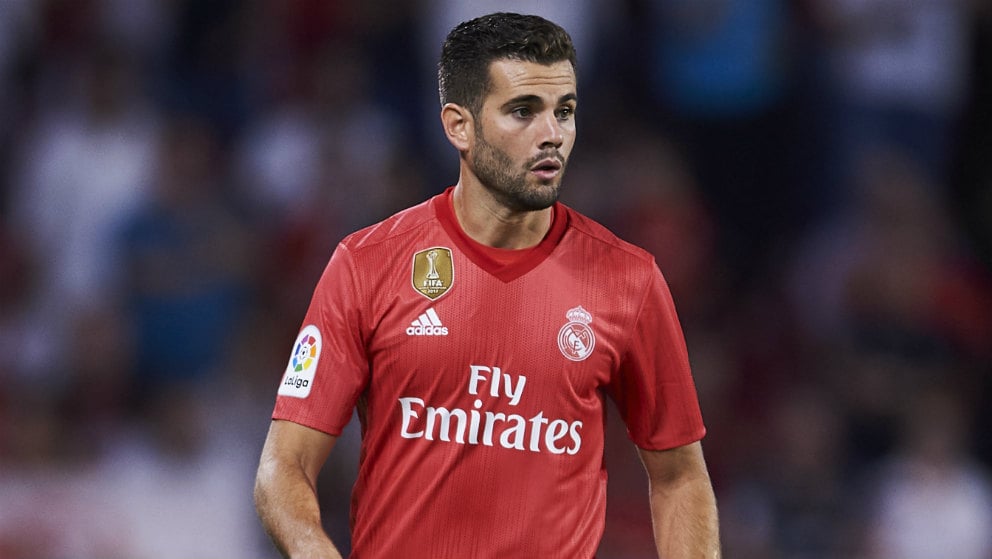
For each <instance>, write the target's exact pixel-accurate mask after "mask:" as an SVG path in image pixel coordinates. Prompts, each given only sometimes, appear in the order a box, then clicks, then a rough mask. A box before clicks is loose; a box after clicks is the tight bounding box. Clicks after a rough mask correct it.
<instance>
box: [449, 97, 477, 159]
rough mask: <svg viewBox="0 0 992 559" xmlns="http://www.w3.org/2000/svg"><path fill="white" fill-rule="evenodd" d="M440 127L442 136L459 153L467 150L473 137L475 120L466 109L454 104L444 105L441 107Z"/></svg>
mask: <svg viewBox="0 0 992 559" xmlns="http://www.w3.org/2000/svg"><path fill="white" fill-rule="evenodd" d="M441 126H442V127H443V128H444V135H445V136H447V137H448V141H449V142H451V145H453V146H455V149H457V150H458V151H459V153H461V152H464V151H467V150H468V148H469V147H470V146H471V143H472V142H471V140H472V138H474V137H475V120H474V119H473V117H472V113H471V112H470V111H469V110H468V109H466V108H465V107H463V106H461V105H456V104H455V103H445V104H444V106H443V107H441Z"/></svg>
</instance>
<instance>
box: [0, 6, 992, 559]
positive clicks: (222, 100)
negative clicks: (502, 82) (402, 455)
mask: <svg viewBox="0 0 992 559" xmlns="http://www.w3.org/2000/svg"><path fill="white" fill-rule="evenodd" d="M500 10H505V11H521V12H527V13H538V14H541V15H544V16H546V17H549V18H551V19H553V20H555V21H557V22H559V23H561V24H562V25H563V26H564V27H566V29H568V30H569V31H570V32H571V33H572V35H573V38H574V39H575V41H576V43H577V47H578V50H579V80H580V90H579V96H580V98H581V101H582V102H581V106H580V109H579V111H578V123H579V130H580V134H579V141H578V144H577V147H576V150H575V151H574V153H573V157H572V161H571V162H570V165H569V170H568V173H567V176H566V179H565V187H564V190H563V201H565V202H566V203H568V204H570V205H572V206H573V207H575V208H577V209H579V210H580V211H583V212H585V213H587V214H589V215H591V216H592V217H594V218H596V219H598V220H600V221H602V222H603V223H604V224H606V225H607V226H609V227H610V228H611V229H613V230H614V231H615V232H617V233H618V234H620V235H621V236H622V237H624V238H626V239H628V240H630V241H632V242H634V243H637V244H639V245H642V246H644V247H645V248H647V249H648V250H650V251H651V252H652V253H654V255H655V256H656V258H657V260H658V262H659V265H660V266H661V268H662V270H663V272H664V273H665V275H666V277H667V279H668V281H669V283H670V285H671V289H672V292H673V294H674V297H675V300H676V305H677V307H678V309H679V312H680V317H681V320H682V322H683V326H684V327H685V331H686V338H687V343H688V344H689V351H690V358H691V361H692V364H693V368H694V374H695V377H696V382H697V385H698V389H699V393H700V398H701V402H702V407H703V412H704V418H705V420H706V422H707V425H708V435H707V438H706V439H705V440H704V448H705V450H706V454H707V458H708V463H709V465H710V469H711V473H712V475H713V478H714V485H715V489H716V492H717V497H718V500H719V503H720V507H721V523H722V531H723V541H724V548H725V549H724V553H725V556H727V557H732V558H734V559H759V558H760V559H829V558H845V559H847V558H863V559H934V558H945V559H946V558H953V559H990V558H992V406H990V405H989V403H988V402H989V398H988V396H989V395H992V6H990V5H989V4H988V3H987V2H981V1H979V0H624V1H610V0H531V1H524V0H508V1H496V0H473V1H472V2H459V1H457V0H411V1H407V2H387V1H385V0H370V1H363V2H359V1H357V0H350V1H349V0H337V1H334V0H288V1H287V0H209V1H199V0H0V559H52V558H56V557H73V558H76V559H88V558H94V559H95V558H100V559H115V558H122V559H123V558H139V557H140V558H163V559H169V558H176V559H179V558H190V557H197V558H205V559H210V558H230V557H239V558H243V559H256V558H257V559H262V558H267V557H274V556H275V555H274V551H273V550H272V548H271V546H269V545H268V543H267V542H266V540H265V536H264V534H263V533H262V531H261V528H260V526H259V524H258V523H257V521H256V520H255V516H254V510H253V507H252V503H251V485H252V480H253V475H254V469H255V466H256V463H257V457H258V452H259V450H260V448H261V441H262V439H263V438H264V435H265V430H266V428H267V425H268V418H269V413H270V411H271V408H272V405H273V403H274V398H275V389H276V387H277V383H278V381H279V378H280V376H281V374H282V372H283V369H284V367H285V363H286V359H288V356H289V351H290V349H291V348H290V344H291V343H292V341H293V339H294V336H295V335H296V332H297V329H298V328H299V326H300V320H302V317H303V313H304V312H305V310H306V306H307V304H308V302H309V297H310V295H311V291H312V289H313V287H314V285H315V283H316V281H317V278H318V276H319V274H320V272H321V270H322V269H323V267H324V265H325V264H326V261H327V259H328V257H329V255H330V253H331V251H332V250H333V248H334V246H335V244H336V242H337V241H338V240H339V239H340V238H341V237H342V236H343V235H345V234H347V233H348V232H350V231H352V230H354V229H356V228H358V227H361V226H364V225H368V224H371V223H373V222H375V221H377V220H379V219H381V218H384V217H386V216H388V215H389V214H391V213H392V212H394V211H396V210H398V209H401V208H403V207H405V206H407V205H410V204H413V203H416V202H419V201H420V200H422V199H424V198H426V197H428V196H430V195H432V194H435V193H438V192H440V191H441V190H443V189H444V188H445V187H447V186H449V185H451V184H453V183H454V182H455V181H456V180H457V160H456V159H455V154H454V152H453V150H452V148H450V146H448V145H447V144H446V143H445V140H444V138H443V135H442V134H441V131H440V126H439V124H438V120H437V114H438V109H439V107H438V102H437V89H436V70H435V68H436V58H437V56H438V53H439V49H440V43H441V41H442V39H443V37H444V35H445V33H446V32H447V30H448V29H449V28H450V27H451V26H453V25H454V24H456V23H457V22H459V21H462V20H465V19H468V18H471V17H474V16H476V15H480V14H482V13H487V12H491V11H500ZM611 417H614V418H615V414H614V415H613V416H611ZM354 423H356V422H353V425H351V426H349V430H348V431H346V433H345V434H344V435H343V437H342V439H341V441H340V442H339V447H338V448H337V449H336V450H335V452H334V453H332V457H331V461H330V463H329V465H328V467H327V468H325V471H324V473H323V474H322V475H323V479H322V480H321V483H320V491H321V499H322V501H323V502H324V503H325V510H326V513H327V514H326V518H325V524H326V525H327V527H328V531H329V532H330V533H331V534H332V536H333V537H334V538H335V539H336V541H339V542H340V543H341V544H342V547H343V548H345V549H347V545H348V543H347V542H348V536H347V524H348V518H347V501H348V495H349V491H350V484H351V482H352V480H353V479H354V471H355V468H356V464H355V462H356V460H357V453H356V452H355V449H357V444H358V435H357V430H356V429H355V426H354ZM609 429H610V431H611V437H612V438H610V439H609V441H610V442H609V443H608V448H607V456H606V462H607V465H608V467H609V468H610V472H611V477H610V498H609V506H608V507H609V508H608V523H607V534H606V537H605V538H604V541H603V545H602V549H601V556H602V557H604V558H616V559H641V558H644V557H651V556H652V553H653V551H652V549H653V548H652V545H653V544H652V542H651V537H650V521H649V519H648V513H647V499H646V480H645V478H644V475H643V473H642V470H641V468H640V465H639V464H638V463H637V458H636V454H635V453H634V450H633V448H632V447H631V445H630V444H629V443H628V442H627V441H626V440H625V434H624V431H623V427H622V425H619V424H618V422H617V421H616V420H615V419H612V418H611V421H610V423H609ZM480 537H484V535H480Z"/></svg>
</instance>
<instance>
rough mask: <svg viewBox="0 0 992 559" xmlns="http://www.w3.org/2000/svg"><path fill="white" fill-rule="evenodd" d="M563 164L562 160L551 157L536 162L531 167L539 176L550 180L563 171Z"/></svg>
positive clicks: (532, 171)
mask: <svg viewBox="0 0 992 559" xmlns="http://www.w3.org/2000/svg"><path fill="white" fill-rule="evenodd" d="M563 166H564V165H563V164H562V162H561V161H560V160H558V159H555V158H550V157H549V158H547V159H542V160H540V161H538V162H537V163H536V164H534V166H532V167H531V168H530V172H531V173H533V174H534V175H536V176H537V178H539V179H541V180H544V181H548V180H552V179H554V178H555V177H557V176H558V175H559V174H560V173H561V170H562V167H563Z"/></svg>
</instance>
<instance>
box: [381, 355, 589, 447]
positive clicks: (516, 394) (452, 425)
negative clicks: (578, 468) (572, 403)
mask: <svg viewBox="0 0 992 559" xmlns="http://www.w3.org/2000/svg"><path fill="white" fill-rule="evenodd" d="M526 385H527V377H525V376H524V375H512V374H510V373H504V372H503V371H502V370H501V369H500V368H499V367H495V366H494V367H487V366H483V365H470V366H469V379H468V393H469V394H471V395H473V396H480V397H479V398H476V399H475V402H474V403H473V406H472V407H473V409H470V410H463V409H459V408H452V409H448V408H444V407H435V406H429V405H427V404H426V403H425V402H424V400H423V399H422V398H416V397H413V396H409V397H405V398H400V399H399V402H400V412H401V414H402V424H401V427H400V436H402V437H403V438H404V439H420V438H423V439H426V440H429V441H434V440H441V441H444V442H454V443H457V444H471V445H479V444H481V445H484V446H494V447H495V446H500V447H502V448H506V449H510V450H524V451H530V452H542V451H545V450H546V451H548V452H550V453H551V454H569V455H574V454H576V453H578V452H579V448H580V447H581V446H582V436H581V435H580V432H579V431H580V430H581V429H582V422H581V421H571V422H569V421H566V420H564V419H552V418H549V417H545V415H544V412H543V411H539V412H538V413H537V414H536V415H534V416H531V417H529V418H526V417H523V416H522V415H520V414H516V413H503V412H494V411H491V410H489V409H483V401H482V398H481V397H483V396H485V395H487V394H488V396H491V397H492V398H498V400H497V401H498V402H506V403H507V404H508V405H510V406H517V405H518V404H520V398H521V397H522V396H523V392H524V387H525V386H526Z"/></svg>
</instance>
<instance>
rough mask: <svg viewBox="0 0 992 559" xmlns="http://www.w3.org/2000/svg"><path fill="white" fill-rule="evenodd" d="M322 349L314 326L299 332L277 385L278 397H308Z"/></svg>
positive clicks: (321, 342)
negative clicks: (284, 370)
mask: <svg viewBox="0 0 992 559" xmlns="http://www.w3.org/2000/svg"><path fill="white" fill-rule="evenodd" d="M323 349H324V344H323V341H322V340H321V337H320V330H318V329H317V327H316V326H314V325H313V324H310V325H307V326H305V327H303V330H300V335H299V336H297V337H296V343H295V344H293V354H292V355H290V356H289V363H288V364H287V365H286V372H285V373H284V374H283V376H282V383H281V384H280V385H279V395H280V396H292V397H293V398H306V397H307V396H309V395H310V389H311V388H313V376H314V373H316V372H317V362H318V361H320V352H321V351H322V350H323Z"/></svg>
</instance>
